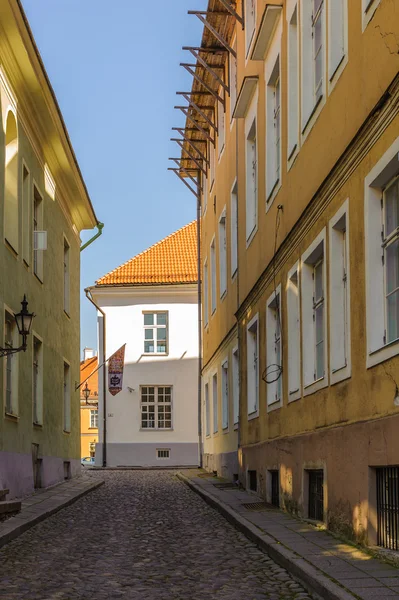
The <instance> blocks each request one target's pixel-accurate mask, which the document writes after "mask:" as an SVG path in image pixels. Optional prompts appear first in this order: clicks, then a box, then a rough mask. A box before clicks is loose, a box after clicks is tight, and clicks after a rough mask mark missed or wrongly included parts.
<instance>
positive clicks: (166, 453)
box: [157, 448, 170, 460]
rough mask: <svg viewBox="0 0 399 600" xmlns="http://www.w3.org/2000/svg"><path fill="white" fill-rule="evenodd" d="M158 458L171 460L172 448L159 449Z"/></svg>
mask: <svg viewBox="0 0 399 600" xmlns="http://www.w3.org/2000/svg"><path fill="white" fill-rule="evenodd" d="M157 458H159V459H161V460H165V459H168V458H170V448H157Z"/></svg>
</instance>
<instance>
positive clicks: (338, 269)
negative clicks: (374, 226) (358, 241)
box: [329, 200, 351, 383]
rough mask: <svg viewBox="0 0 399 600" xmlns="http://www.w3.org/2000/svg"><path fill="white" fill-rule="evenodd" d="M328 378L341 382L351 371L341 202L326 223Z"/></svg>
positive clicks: (345, 215)
mask: <svg viewBox="0 0 399 600" xmlns="http://www.w3.org/2000/svg"><path fill="white" fill-rule="evenodd" d="M329 236H330V244H329V250H330V260H329V267H330V270H329V276H330V280H329V284H330V285H329V300H330V378H331V383H337V382H338V381H342V380H343V379H345V378H346V377H349V376H350V374H351V369H350V364H351V357H350V285H349V283H350V281H349V202H348V200H347V201H346V202H344V204H343V205H342V206H341V208H340V209H339V211H338V212H337V213H336V214H335V215H334V217H333V218H332V219H331V221H330V224H329Z"/></svg>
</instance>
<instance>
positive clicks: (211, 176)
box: [208, 142, 216, 193]
mask: <svg viewBox="0 0 399 600" xmlns="http://www.w3.org/2000/svg"><path fill="white" fill-rule="evenodd" d="M208 148H209V193H211V191H212V188H213V184H214V183H215V166H216V164H215V163H216V151H215V146H214V145H213V143H212V142H209V143H208Z"/></svg>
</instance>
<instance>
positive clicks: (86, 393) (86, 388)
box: [82, 381, 91, 404]
mask: <svg viewBox="0 0 399 600" xmlns="http://www.w3.org/2000/svg"><path fill="white" fill-rule="evenodd" d="M82 391H83V396H84V397H85V400H86V404H88V400H89V397H90V394H91V389H89V386H88V385H87V381H86V385H85V386H84V388H83V390H82Z"/></svg>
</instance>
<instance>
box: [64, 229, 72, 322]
mask: <svg viewBox="0 0 399 600" xmlns="http://www.w3.org/2000/svg"><path fill="white" fill-rule="evenodd" d="M63 265H64V271H63V272H64V312H65V313H66V314H67V315H68V316H69V314H70V312H71V300H70V287H71V266H70V265H71V245H70V243H69V241H68V240H67V238H66V236H65V235H64V243H63Z"/></svg>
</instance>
